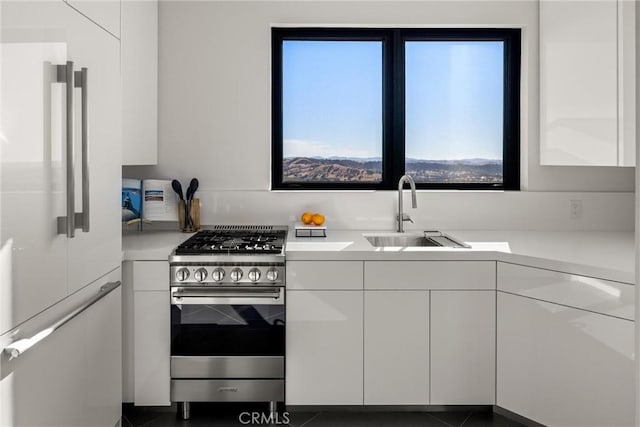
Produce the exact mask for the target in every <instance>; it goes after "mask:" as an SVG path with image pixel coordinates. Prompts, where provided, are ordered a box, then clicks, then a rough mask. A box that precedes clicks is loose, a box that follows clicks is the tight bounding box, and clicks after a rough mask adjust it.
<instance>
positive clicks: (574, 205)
mask: <svg viewBox="0 0 640 427" xmlns="http://www.w3.org/2000/svg"><path fill="white" fill-rule="evenodd" d="M570 209H571V211H570V212H571V213H570V214H569V217H570V218H571V219H580V218H582V200H571V201H570Z"/></svg>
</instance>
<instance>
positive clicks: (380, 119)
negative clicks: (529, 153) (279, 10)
mask: <svg viewBox="0 0 640 427" xmlns="http://www.w3.org/2000/svg"><path fill="white" fill-rule="evenodd" d="M272 48H273V52H272V61H273V63H272V65H273V73H272V79H273V85H272V90H273V99H272V102H273V105H272V120H273V125H272V188H273V189H396V188H397V182H398V180H399V179H400V177H401V176H402V175H403V174H405V173H406V174H409V175H411V176H412V177H413V178H414V179H415V181H416V184H417V187H418V188H434V189H506V190H519V187H520V167H519V166H520V30H517V29H355V28H348V29H339V28H322V29H320V28H274V29H273V30H272Z"/></svg>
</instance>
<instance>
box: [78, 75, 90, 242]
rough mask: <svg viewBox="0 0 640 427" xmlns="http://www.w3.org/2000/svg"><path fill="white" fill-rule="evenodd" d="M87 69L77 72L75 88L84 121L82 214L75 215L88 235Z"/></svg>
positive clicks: (79, 226)
mask: <svg viewBox="0 0 640 427" xmlns="http://www.w3.org/2000/svg"><path fill="white" fill-rule="evenodd" d="M87 74H88V71H87V68H86V67H82V68H81V69H80V71H76V72H75V87H77V88H80V89H81V90H82V92H81V94H82V96H81V99H82V105H81V121H82V123H81V124H82V141H81V142H82V145H81V148H82V212H80V213H76V214H75V217H76V218H75V222H76V224H77V228H82V231H84V232H85V233H88V232H89V230H90V227H89V226H90V223H89V211H90V209H91V208H90V203H89V102H88V101H89V98H88V96H89V92H88V89H89V88H88V85H87Z"/></svg>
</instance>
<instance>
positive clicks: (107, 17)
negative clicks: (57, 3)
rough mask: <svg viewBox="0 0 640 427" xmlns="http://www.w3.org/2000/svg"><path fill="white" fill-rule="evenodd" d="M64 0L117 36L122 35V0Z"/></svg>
mask: <svg viewBox="0 0 640 427" xmlns="http://www.w3.org/2000/svg"><path fill="white" fill-rule="evenodd" d="M64 1H66V2H67V3H68V4H69V6H71V7H73V8H74V9H76V10H77V11H79V12H80V13H82V14H83V15H84V16H86V17H87V18H89V19H90V20H91V21H93V22H95V23H96V24H98V25H99V26H101V27H102V28H104V29H105V30H106V31H108V32H110V33H111V34H112V35H114V36H115V37H118V38H119V37H120V0H64ZM127 1H128V0H127Z"/></svg>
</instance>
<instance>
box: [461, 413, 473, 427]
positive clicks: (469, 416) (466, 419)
mask: <svg viewBox="0 0 640 427" xmlns="http://www.w3.org/2000/svg"><path fill="white" fill-rule="evenodd" d="M472 415H473V412H469V415H467V418H465V419H464V421H463V422H462V424H460V427H463V426H464V423H466V422H467V421H468V420H469V418H471V416H472Z"/></svg>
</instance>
